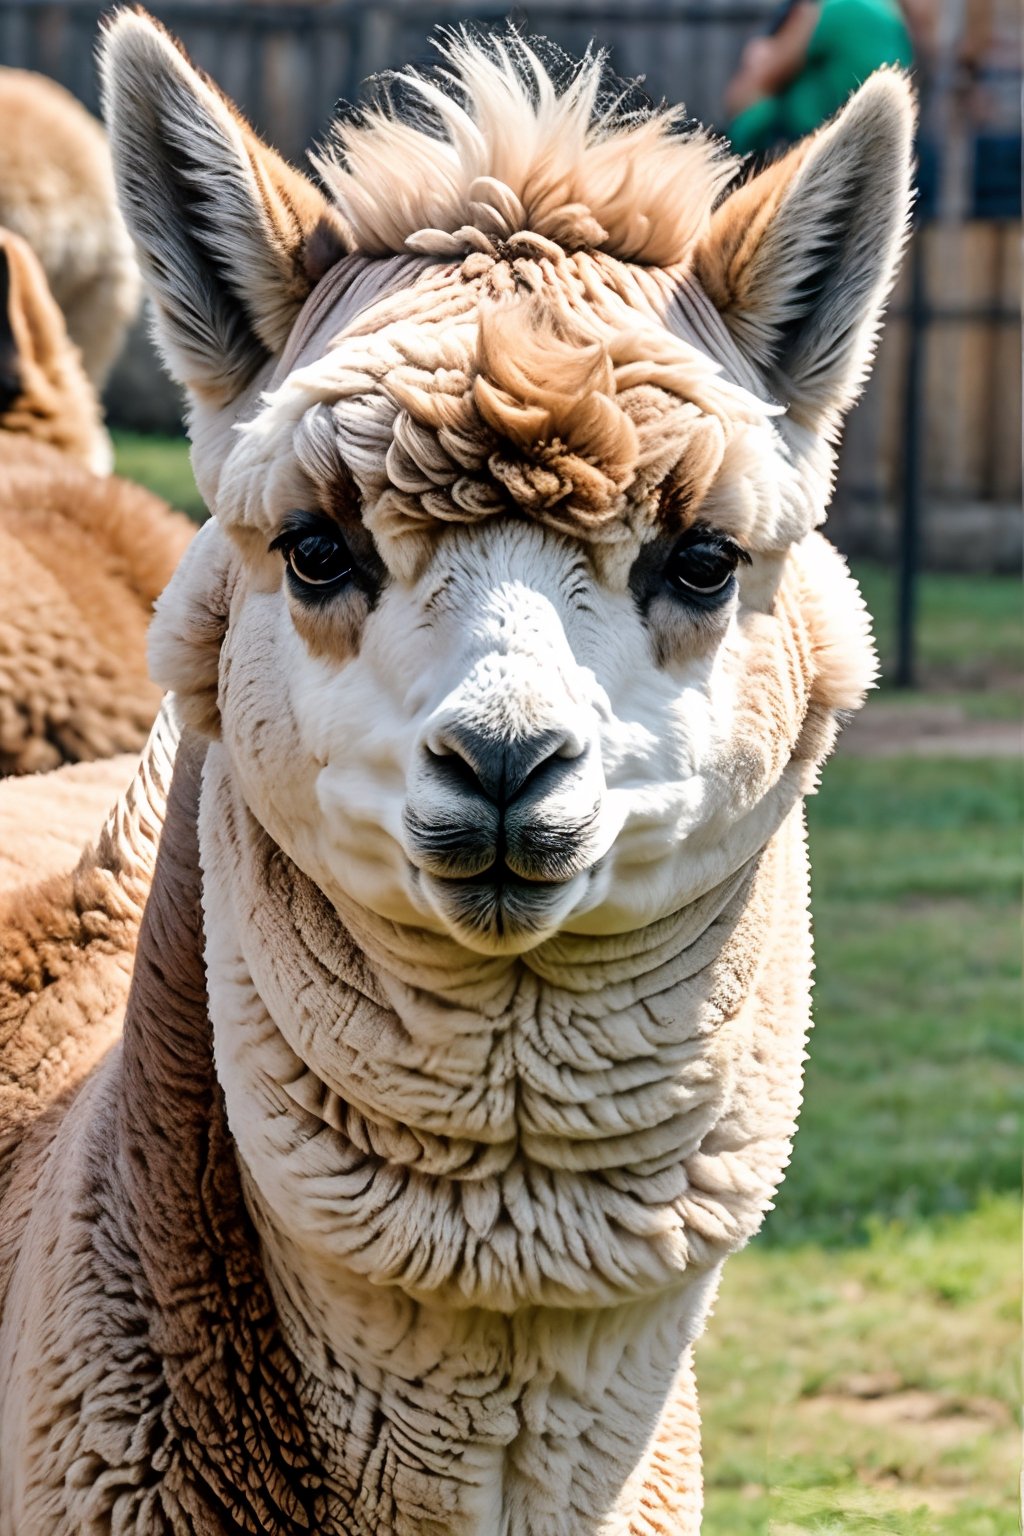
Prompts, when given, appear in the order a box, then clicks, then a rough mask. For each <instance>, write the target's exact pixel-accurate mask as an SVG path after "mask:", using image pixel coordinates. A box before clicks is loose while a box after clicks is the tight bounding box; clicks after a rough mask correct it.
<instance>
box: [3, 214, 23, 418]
mask: <svg viewBox="0 0 1024 1536" xmlns="http://www.w3.org/2000/svg"><path fill="white" fill-rule="evenodd" d="M20 392H21V369H20V367H19V366H18V338H17V337H16V336H15V334H14V317H13V315H12V312H11V264H10V261H9V260H8V256H7V246H6V244H5V243H4V239H3V236H2V234H0V412H2V411H5V410H6V409H7V407H8V406H9V405H11V404H12V403H13V401H15V400H17V398H18V395H19V394H20Z"/></svg>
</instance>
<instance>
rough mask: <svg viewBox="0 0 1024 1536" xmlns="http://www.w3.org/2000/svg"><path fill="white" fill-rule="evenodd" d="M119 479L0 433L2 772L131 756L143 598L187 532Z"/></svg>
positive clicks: (154, 705)
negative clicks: (93, 759)
mask: <svg viewBox="0 0 1024 1536" xmlns="http://www.w3.org/2000/svg"><path fill="white" fill-rule="evenodd" d="M192 533H193V528H192V525H191V524H190V523H189V521H188V519H187V518H186V517H185V516H184V515H183V514H182V513H180V512H174V511H172V510H171V508H170V507H168V506H167V504H166V503H165V502H163V501H161V500H160V499H159V497H157V496H154V495H152V493H151V492H149V491H147V490H144V489H143V487H142V486H139V485H133V484H131V482H130V481H128V480H121V479H119V478H118V477H117V476H115V475H107V476H100V475H94V474H90V473H89V472H88V471H87V470H85V469H82V468H81V467H80V466H79V465H78V464H76V463H75V462H74V460H73V459H71V458H70V457H69V456H68V455H67V454H64V453H61V452H59V451H58V450H57V449H55V448H52V447H49V446H47V445H46V444H45V443H42V442H37V441H35V440H33V439H31V438H27V437H21V436H18V435H16V434H15V433H13V432H11V433H8V432H0V777H3V776H5V775H8V774H23V773H37V772H39V771H40V770H42V769H49V768H56V767H58V766H59V765H60V764H61V763H70V762H78V761H81V760H83V759H92V758H102V757H111V756H113V755H114V754H116V753H124V752H138V750H139V748H140V747H141V746H142V745H143V743H144V742H145V740H146V736H147V733H148V731H149V728H150V726H151V725H152V723H153V718H154V716H155V715H156V712H157V709H158V708H159V704H160V698H161V689H160V688H159V687H158V686H157V685H156V684H155V683H154V682H153V681H152V680H151V679H150V677H149V676H148V674H147V671H146V631H147V628H148V626H149V621H150V616H151V614H152V610H153V604H154V602H155V601H156V598H157V596H158V595H159V593H160V592H161V591H162V590H163V588H164V587H165V586H166V584H167V582H168V580H169V578H170V575H171V572H172V571H173V570H174V568H175V566H176V565H177V563H178V560H179V558H180V556H181V554H182V552H183V550H184V549H185V548H186V546H187V544H188V542H189V539H190V538H191V537H192Z"/></svg>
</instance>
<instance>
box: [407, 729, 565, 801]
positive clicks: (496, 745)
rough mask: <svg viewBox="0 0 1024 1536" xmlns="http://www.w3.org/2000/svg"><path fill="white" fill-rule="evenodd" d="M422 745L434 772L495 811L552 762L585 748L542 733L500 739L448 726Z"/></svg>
mask: <svg viewBox="0 0 1024 1536" xmlns="http://www.w3.org/2000/svg"><path fill="white" fill-rule="evenodd" d="M425 745H426V749H427V754H428V757H429V758H430V759H431V760H432V764H433V766H434V768H435V770H436V771H437V772H439V773H441V774H443V775H444V777H446V778H447V779H449V780H450V781H451V782H452V783H453V784H458V785H460V786H461V787H463V788H465V789H470V790H472V791H473V792H474V793H476V794H481V793H482V794H484V795H485V796H486V797H487V799H488V800H491V801H493V802H494V804H495V805H499V806H505V805H507V804H508V803H509V802H510V801H512V800H514V799H515V797H516V796H517V795H518V794H520V793H521V792H522V790H523V789H525V788H526V786H527V784H529V783H530V782H531V781H534V780H537V779H538V778H539V777H540V776H541V774H542V772H543V769H544V767H545V765H546V764H548V763H549V762H551V761H552V759H559V760H567V759H568V760H571V759H573V758H577V757H580V756H581V755H582V753H583V751H584V750H585V743H583V742H581V741H580V740H579V738H578V737H577V736H576V734H575V733H574V732H569V731H563V730H557V729H548V730H541V731H536V732H534V733H532V734H531V735H524V736H513V737H506V738H502V737H499V736H496V735H494V734H493V733H491V732H488V731H482V730H480V729H479V728H476V727H473V726H464V725H454V724H453V725H449V726H447V727H446V728H445V729H444V730H443V731H435V732H434V733H433V734H432V735H431V737H430V738H429V739H428V741H427V742H426V743H425Z"/></svg>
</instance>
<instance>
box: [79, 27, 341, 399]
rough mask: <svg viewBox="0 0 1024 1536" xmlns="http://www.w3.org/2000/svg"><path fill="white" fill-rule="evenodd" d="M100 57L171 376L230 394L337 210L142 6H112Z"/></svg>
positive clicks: (274, 350) (280, 317) (329, 236)
mask: <svg viewBox="0 0 1024 1536" xmlns="http://www.w3.org/2000/svg"><path fill="white" fill-rule="evenodd" d="M101 68H102V74H103V96H104V106H105V116H106V121H107V127H108V130H109V134H110V147H111V151H112V154H113V159H114V175H115V179H116V182H117V191H118V198H119V200H120V204H121V212H122V213H123V215H124V219H125V223H126V224H127V225H128V229H129V231H130V233H131V236H132V239H133V240H134V242H135V247H136V252H137V254H138V258H139V264H140V266H141V267H142V271H143V274H144V276H145V278H146V281H147V285H148V288H149V292H150V294H151V296H152V298H153V300H154V302H155V305H156V316H157V335H158V339H159V341H160V343H161V348H162V351H163V354H164V358H165V361H166V363H167V366H168V368H169V370H170V372H171V373H172V374H173V376H174V377H175V378H176V379H178V380H179V382H181V383H183V384H184V385H186V386H187V388H188V389H190V390H192V391H193V392H194V393H195V394H197V395H199V396H201V397H202V398H203V399H205V400H208V401H209V402H210V403H212V404H213V405H215V406H221V405H226V404H228V403H229V402H230V401H231V400H233V399H234V398H235V397H236V396H237V395H238V394H240V393H241V391H242V390H243V389H244V388H245V387H246V385H247V384H248V383H249V382H250V381H251V380H252V378H253V377H254V375H255V374H256V373H257V372H258V370H259V369H260V367H261V366H262V365H263V364H264V363H265V362H266V361H267V360H268V359H269V358H271V357H274V356H276V355H277V354H278V353H279V352H280V351H281V350H282V348H283V347H284V344H285V341H286V340H287V337H288V332H289V331H290V330H291V326H292V323H293V321H294V319H295V316H296V315H297V314H298V312H299V309H300V308H301V307H302V304H303V302H304V301H305V299H306V297H307V295H308V294H309V292H310V291H311V289H312V288H313V286H314V285H315V283H316V282H317V281H318V279H319V278H320V277H321V276H322V275H323V273H324V272H326V271H327V269H328V268H329V267H330V266H332V265H333V263H334V262H335V261H337V259H338V258H339V256H341V255H342V254H344V251H345V249H346V240H345V231H344V226H343V224H342V221H341V217H340V215H339V214H338V213H337V211H336V210H335V209H334V208H333V207H332V206H331V205H330V204H329V203H328V202H327V199H326V198H325V197H324V196H323V194H322V193H321V192H320V191H319V190H318V189H317V188H316V187H315V186H314V185H313V183H312V182H311V181H309V180H308V179H307V178H306V177H305V176H303V175H301V174H300V172H298V171H296V170H293V169H292V167H291V166H290V165H287V164H286V163H285V161H284V160H282V159H281V157H280V156H279V155H277V154H275V152H274V151H273V150H272V149H268V148H267V146H266V145H265V144H263V143H262V142H261V140H260V139H259V138H258V137H257V136H256V134H255V133H254V132H253V130H252V129H251V128H250V127H249V125H248V123H247V122H246V121H245V119H244V118H243V117H242V115H241V114H240V113H239V112H238V110H237V108H236V107H234V106H233V105H232V103H231V102H229V101H228V100H227V98H226V97H225V96H223V95H222V94H221V93H220V91H219V90H218V89H217V87H216V86H215V85H214V84H213V83H212V81H210V80H209V79H207V77H206V76H205V75H203V74H202V73H201V72H200V71H199V70H197V69H195V68H194V67H193V66H192V64H191V63H190V62H189V60H188V59H187V57H186V56H185V54H184V52H183V51H182V50H181V49H180V48H179V47H178V45H177V44H176V42H175V41H174V39H173V38H172V37H170V35H169V34H168V33H167V32H165V31H164V30H163V28H162V27H160V26H159V25H158V24H157V22H155V21H154V20H153V18H152V17H151V16H147V15H145V13H143V12H138V11H119V12H118V13H117V14H116V15H115V17H114V20H113V21H112V23H111V24H110V25H109V26H108V27H107V29H106V32H105V34H104V38H103V46H102V56H101Z"/></svg>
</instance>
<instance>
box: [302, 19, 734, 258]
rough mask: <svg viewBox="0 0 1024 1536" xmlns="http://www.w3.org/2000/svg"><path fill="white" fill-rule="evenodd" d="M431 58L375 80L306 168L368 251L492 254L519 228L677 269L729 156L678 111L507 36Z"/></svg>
mask: <svg viewBox="0 0 1024 1536" xmlns="http://www.w3.org/2000/svg"><path fill="white" fill-rule="evenodd" d="M437 46H438V49H439V51H440V54H441V61H440V63H439V64H438V65H437V66H436V67H434V68H433V69H431V70H429V71H424V70H417V69H413V68H409V69H406V70H402V71H401V72H399V73H395V74H389V75H384V76H381V77H380V78H379V79H378V81H377V82H376V85H375V88H374V89H373V91H372V92H371V96H370V99H369V100H368V102H367V103H366V104H365V105H364V106H363V107H361V108H359V109H357V110H354V111H349V112H347V113H345V114H343V115H342V116H341V117H340V119H339V120H338V122H337V123H336V124H335V127H334V129H333V132H332V136H331V139H330V142H329V145H328V147H327V149H326V151H325V152H324V154H323V155H322V156H320V157H318V158H317V160H316V164H317V168H318V169H319V171H320V173H321V175H322V176H323V178H324V181H325V182H326V184H327V186H328V188H329V189H330V192H331V194H332V196H333V198H334V201H335V202H336V204H337V206H338V208H339V210H340V212H341V214H342V216H343V217H344V219H345V221H346V223H347V225H348V226H349V231H350V235H351V239H352V243H353V246H354V247H355V248H356V249H358V250H361V251H364V252H366V253H367V254H368V255H385V254H388V253H397V252H400V251H403V250H409V249H411V250H415V251H419V252H422V253H423V254H428V255H438V256H448V255H451V256H457V255H463V254H465V253H466V252H468V251H472V250H492V249H493V248H494V246H495V244H500V242H502V241H504V240H507V239H508V237H509V236H510V235H513V234H516V233H517V232H520V231H523V230H528V231H530V232H531V233H533V234H535V235H539V236H542V237H544V238H546V239H548V240H551V241H553V242H554V243H555V244H557V245H558V246H560V247H561V248H562V249H563V250H566V251H573V250H581V249H590V250H603V251H606V252H607V253H608V254H609V255H612V256H616V257H619V258H620V259H621V260H624V261H636V262H644V263H649V264H651V265H657V266H672V265H674V264H675V263H678V262H681V261H683V260H685V259H686V257H687V256H688V255H689V253H690V252H691V250H692V249H693V247H694V245H695V243H696V242H697V241H698V240H699V238H700V236H701V235H702V234H703V232H704V231H705V229H706V227H707V222H708V218H709V215H710V211H711V208H712V206H713V204H714V202H715V199H716V197H717V196H718V193H719V192H720V191H721V189H722V187H723V186H724V185H725V183H726V182H727V181H728V180H729V179H730V177H731V176H732V175H733V173H734V171H735V168H736V162H735V161H734V160H733V159H732V158H731V157H730V156H728V155H727V154H725V153H724V152H723V150H722V148H721V146H720V145H719V144H718V143H717V142H716V141H715V140H713V139H711V138H710V137H709V136H708V135H706V134H705V133H703V132H702V131H701V130H700V129H699V128H697V127H695V126H694V125H693V124H692V122H690V121H689V120H688V119H687V118H686V116H685V113H684V112H683V111H682V109H680V108H668V107H655V106H654V105H652V103H651V102H650V101H649V100H648V99H647V98H646V97H645V96H644V95H643V93H642V92H641V91H640V90H639V89H638V88H637V87H636V86H635V85H632V86H631V85H628V84H625V83H623V82H620V81H617V80H615V78H614V76H612V75H611V72H610V71H609V69H608V67H607V59H606V55H605V54H604V53H601V52H588V53H587V55H586V56H585V57H584V58H583V59H582V60H581V61H578V62H577V61H573V60H571V59H569V58H568V57H567V56H566V55H564V54H562V53H561V51H560V50H558V49H556V48H554V47H552V46H551V45H548V44H545V43H544V42H543V40H541V39H531V41H530V42H529V43H527V42H526V41H525V40H524V39H523V38H521V37H520V36H519V35H518V34H517V33H516V32H514V31H511V30H509V31H508V32H506V33H504V34H499V35H495V34H485V33H475V32H471V31H469V30H468V29H465V28H463V29H459V30H457V31H454V32H451V33H448V34H446V35H444V36H443V37H442V38H441V39H440V40H439V41H438V43H437Z"/></svg>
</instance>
